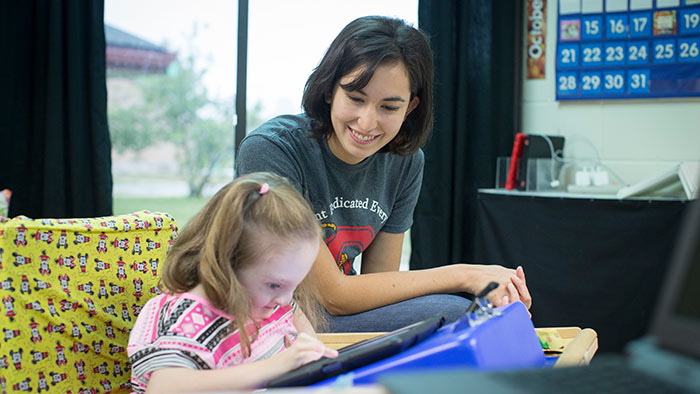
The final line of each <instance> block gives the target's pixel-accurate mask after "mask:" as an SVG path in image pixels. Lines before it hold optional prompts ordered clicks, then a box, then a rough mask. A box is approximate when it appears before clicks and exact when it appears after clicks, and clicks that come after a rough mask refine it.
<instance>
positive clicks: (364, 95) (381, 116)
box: [328, 62, 419, 164]
mask: <svg viewBox="0 0 700 394" xmlns="http://www.w3.org/2000/svg"><path fill="white" fill-rule="evenodd" d="M362 70H363V68H357V69H355V70H354V71H352V72H350V73H349V74H347V75H345V76H344V77H342V78H340V81H339V83H338V84H336V86H335V88H334V90H333V96H332V97H331V103H330V104H331V124H332V126H333V133H331V134H330V137H329V139H328V146H329V147H330V149H331V152H333V154H334V155H335V156H336V157H338V158H339V159H340V160H342V161H344V162H346V163H349V164H357V163H359V162H361V161H362V160H364V159H366V158H368V157H370V156H372V155H373V154H374V153H376V152H377V151H379V150H380V149H381V148H383V147H384V145H386V144H388V143H389V142H391V140H393V139H394V137H396V135H397V134H398V133H399V129H400V128H401V125H402V124H403V121H404V120H405V119H406V117H407V116H408V114H409V113H410V112H411V111H412V110H413V109H414V108H416V106H418V102H419V100H418V98H417V97H414V98H413V99H412V100H411V90H410V84H409V80H408V72H407V70H406V67H405V66H404V64H403V62H398V63H393V64H385V65H380V66H378V67H377V69H376V70H375V72H374V75H373V76H372V79H370V81H369V83H368V84H367V86H365V87H364V88H362V89H360V90H357V91H347V90H345V89H343V88H342V87H341V86H340V85H343V84H347V83H350V82H352V81H354V80H355V79H356V78H357V77H358V76H359V74H360V72H361V71H362Z"/></svg>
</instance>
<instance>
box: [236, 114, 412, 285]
mask: <svg viewBox="0 0 700 394" xmlns="http://www.w3.org/2000/svg"><path fill="white" fill-rule="evenodd" d="M310 129H311V120H310V119H309V118H308V117H306V116H305V115H283V116H279V117H276V118H273V119H271V120H269V121H267V122H265V123H264V124H263V125H261V126H260V127H258V128H257V129H255V130H253V131H252V132H251V133H250V134H249V135H248V136H246V137H245V139H243V142H242V143H241V146H240V147H239V150H238V153H237V155H236V165H235V172H236V176H240V175H244V174H248V173H251V172H257V171H268V172H273V173H276V174H278V175H281V176H283V177H285V178H287V179H288V180H289V181H290V182H291V184H292V185H294V187H296V188H297V190H299V191H300V192H301V193H302V195H303V196H304V198H306V200H307V201H308V202H309V203H310V205H311V207H312V208H313V210H314V213H315V214H316V218H317V219H318V221H319V222H320V223H321V226H322V227H323V230H324V241H325V242H326V244H327V245H328V248H329V249H330V251H331V253H332V254H333V257H334V258H335V260H336V263H337V264H338V267H339V268H340V269H341V271H343V272H344V273H345V274H355V271H354V270H353V268H352V263H353V260H354V259H355V257H356V256H357V255H359V254H360V253H362V252H363V251H364V250H365V249H366V248H367V246H369V244H370V243H371V242H372V240H373V239H374V237H375V236H376V234H377V232H378V231H384V232H387V233H403V232H405V231H406V230H408V229H409V228H410V227H411V224H413V210H414V208H415V206H416V202H417V200H418V195H419V193H420V188H421V182H422V179H423V161H424V158H423V151H421V150H418V151H417V152H416V153H414V154H413V155H411V156H399V155H396V154H392V153H376V154H374V155H372V156H370V157H368V158H367V159H365V160H363V161H362V162H360V163H358V164H355V165H352V164H348V163H345V162H343V161H342V160H340V159H338V158H337V157H336V156H335V155H334V154H333V153H332V152H331V150H330V148H329V147H328V142H327V140H326V139H325V138H310V137H309V130H310Z"/></svg>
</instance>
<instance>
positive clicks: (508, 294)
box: [468, 265, 532, 309]
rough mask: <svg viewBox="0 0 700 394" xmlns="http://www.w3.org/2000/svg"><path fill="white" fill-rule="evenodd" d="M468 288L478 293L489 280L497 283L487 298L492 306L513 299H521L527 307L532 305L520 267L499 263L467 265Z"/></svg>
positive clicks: (513, 300)
mask: <svg viewBox="0 0 700 394" xmlns="http://www.w3.org/2000/svg"><path fill="white" fill-rule="evenodd" d="M468 267H469V274H468V275H469V277H470V278H469V282H470V283H471V285H470V286H468V287H469V289H468V291H469V292H471V293H472V294H478V293H479V292H481V290H483V289H484V288H485V287H486V285H488V284H489V283H490V282H496V283H498V287H497V288H496V289H494V290H492V291H491V292H490V293H489V294H488V296H487V298H488V300H489V301H491V303H492V304H493V305H494V306H501V305H505V304H509V303H511V302H515V301H521V302H522V303H523V304H525V306H526V307H527V309H530V307H531V306H532V297H531V296H530V291H529V290H528V289H527V283H526V281H525V271H523V268H522V267H518V268H517V269H510V268H505V267H502V266H500V265H469V266H468Z"/></svg>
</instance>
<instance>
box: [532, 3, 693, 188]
mask: <svg viewBox="0 0 700 394" xmlns="http://www.w3.org/2000/svg"><path fill="white" fill-rule="evenodd" d="M557 7H558V0H548V1H547V19H546V23H547V24H546V29H547V38H546V40H547V41H546V48H545V53H546V69H545V76H546V78H545V79H539V80H528V79H525V70H526V68H525V64H526V61H527V53H526V52H525V45H523V67H522V78H523V95H522V132H524V133H533V134H535V133H536V134H545V133H546V134H550V135H562V136H564V137H566V143H565V149H564V155H565V157H567V158H591V157H592V156H594V151H593V148H592V147H591V146H590V144H589V143H587V142H586V140H588V141H590V143H592V145H593V146H594V147H595V148H596V149H597V151H598V154H599V155H600V158H601V160H602V162H603V163H604V164H605V165H607V166H609V167H610V168H612V169H613V170H614V171H615V172H616V173H617V174H619V176H620V177H621V178H622V179H623V180H624V181H625V183H628V184H631V183H636V182H638V181H639V180H642V179H644V178H645V177H647V176H649V175H652V174H653V173H654V172H656V171H659V170H662V169H663V168H666V167H668V166H669V165H670V164H671V162H678V161H684V162H687V161H700V97H693V98H668V99H636V100H580V101H556V99H555V62H556V44H557V36H556V35H557V12H558V11H557ZM525 18H527V15H525ZM524 29H527V20H525V21H524ZM523 34H524V36H525V37H527V32H526V31H523ZM698 67H700V66H698ZM579 137H582V138H579Z"/></svg>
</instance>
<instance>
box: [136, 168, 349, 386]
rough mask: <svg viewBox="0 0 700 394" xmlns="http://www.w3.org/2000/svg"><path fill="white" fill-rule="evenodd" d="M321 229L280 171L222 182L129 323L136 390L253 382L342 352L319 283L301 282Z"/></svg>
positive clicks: (171, 251) (173, 251)
mask: <svg viewBox="0 0 700 394" xmlns="http://www.w3.org/2000/svg"><path fill="white" fill-rule="evenodd" d="M319 236H320V227H319V224H318V222H317V221H316V218H315V217H314V214H313V212H312V211H311V209H310V208H309V206H308V205H307V203H306V201H304V199H303V198H302V197H301V195H300V194H299V193H298V192H297V191H296V189H294V188H293V187H292V186H291V185H290V184H289V183H287V181H286V180H284V179H283V178H281V177H279V176H277V175H273V174H270V173H252V174H249V175H247V176H244V177H241V178H238V179H236V180H235V181H233V182H232V183H230V184H228V185H227V186H225V187H223V188H222V189H221V190H220V191H219V192H217V193H216V195H214V197H212V198H211V200H210V201H209V202H208V203H207V205H206V206H205V207H204V208H203V209H202V210H201V211H200V212H199V213H198V214H197V215H196V216H195V217H194V218H193V219H192V220H191V221H190V223H189V224H188V225H187V226H186V228H185V229H184V231H183V232H182V233H181V234H180V236H179V238H178V239H177V240H176V242H175V244H174V245H173V247H172V249H171V250H170V252H169V253H168V256H167V259H166V261H165V265H164V267H163V272H162V283H163V285H164V287H165V292H164V293H163V294H161V295H159V296H157V297H155V298H153V299H151V300H150V301H148V303H147V304H146V305H145V306H144V308H143V310H142V311H141V313H140V314H139V317H138V319H137V321H136V324H135V326H134V328H133V330H132V332H131V336H130V338H129V346H128V354H129V359H130V361H131V364H132V375H131V383H132V386H133V390H134V391H135V392H145V391H146V390H148V391H149V392H176V391H183V392H194V391H197V392H199V391H210V390H234V389H250V388H255V387H260V386H261V385H264V383H265V382H267V381H268V380H270V379H272V378H274V377H276V376H279V375H281V374H283V373H284V372H287V371H289V370H292V369H294V368H296V367H298V366H300V365H303V364H305V363H308V362H310V361H313V360H316V359H319V358H320V357H322V356H326V357H335V356H337V352H336V351H335V350H332V349H329V348H327V347H325V346H324V345H323V344H322V343H321V342H320V341H319V340H318V339H317V338H316V335H315V333H314V329H313V326H312V323H311V322H316V320H317V319H318V318H319V315H318V314H317V305H316V304H314V294H313V288H314V286H311V285H310V283H308V281H304V282H302V280H303V279H304V278H305V277H306V274H307V273H308V272H309V269H310V268H311V265H312V264H313V262H314V259H315V258H316V255H317V254H318V247H319V245H318V238H319ZM302 310H303V311H304V312H306V313H307V315H305V314H304V312H302ZM307 316H308V318H307Z"/></svg>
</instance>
